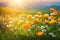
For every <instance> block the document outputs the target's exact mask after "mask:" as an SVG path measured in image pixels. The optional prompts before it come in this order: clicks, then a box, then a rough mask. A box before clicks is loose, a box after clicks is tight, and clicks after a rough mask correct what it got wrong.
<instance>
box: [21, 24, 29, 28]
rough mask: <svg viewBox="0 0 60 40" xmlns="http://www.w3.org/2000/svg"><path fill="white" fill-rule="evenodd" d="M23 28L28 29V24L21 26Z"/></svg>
mask: <svg viewBox="0 0 60 40" xmlns="http://www.w3.org/2000/svg"><path fill="white" fill-rule="evenodd" d="M22 26H23V28H29V27H30V25H29V24H22Z"/></svg>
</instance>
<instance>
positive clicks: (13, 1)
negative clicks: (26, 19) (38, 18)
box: [8, 0, 24, 8]
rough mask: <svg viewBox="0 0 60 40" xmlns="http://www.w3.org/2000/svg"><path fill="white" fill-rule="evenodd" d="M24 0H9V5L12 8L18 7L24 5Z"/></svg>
mask: <svg viewBox="0 0 60 40" xmlns="http://www.w3.org/2000/svg"><path fill="white" fill-rule="evenodd" d="M23 3H24V1H22V0H9V1H8V6H9V7H12V8H18V7H22V6H23Z"/></svg>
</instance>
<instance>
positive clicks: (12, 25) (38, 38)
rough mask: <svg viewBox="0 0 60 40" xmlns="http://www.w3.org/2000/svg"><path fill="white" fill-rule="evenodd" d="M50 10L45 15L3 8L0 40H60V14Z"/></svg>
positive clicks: (39, 12) (52, 9) (0, 16)
mask: <svg viewBox="0 0 60 40" xmlns="http://www.w3.org/2000/svg"><path fill="white" fill-rule="evenodd" d="M0 9H1V8H0ZM49 10H50V13H43V12H41V11H38V12H26V11H25V10H13V9H9V8H2V10H1V13H2V14H0V40H60V12H59V11H57V10H56V9H54V8H50V9H49ZM8 13H10V14H8Z"/></svg>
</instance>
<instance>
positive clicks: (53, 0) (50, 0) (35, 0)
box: [0, 0, 60, 2]
mask: <svg viewBox="0 0 60 40" xmlns="http://www.w3.org/2000/svg"><path fill="white" fill-rule="evenodd" d="M7 1H9V0H0V2H7ZM22 1H27V2H38V1H39V2H60V0H22Z"/></svg>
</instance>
